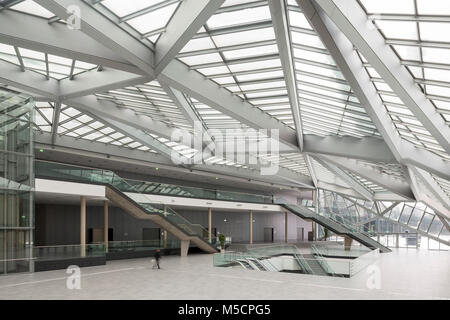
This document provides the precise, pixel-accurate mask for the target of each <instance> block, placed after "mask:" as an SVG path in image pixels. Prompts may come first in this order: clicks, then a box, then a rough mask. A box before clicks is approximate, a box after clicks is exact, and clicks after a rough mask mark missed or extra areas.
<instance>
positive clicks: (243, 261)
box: [236, 259, 256, 270]
mask: <svg viewBox="0 0 450 320" xmlns="http://www.w3.org/2000/svg"><path fill="white" fill-rule="evenodd" d="M236 262H237V263H239V264H240V265H241V266H242V267H244V269H247V270H256V269H255V268H254V267H253V266H252V265H251V264H250V263H249V262H248V261H247V260H246V259H237V260H236Z"/></svg>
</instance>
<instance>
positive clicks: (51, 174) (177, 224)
mask: <svg viewBox="0 0 450 320" xmlns="http://www.w3.org/2000/svg"><path fill="white" fill-rule="evenodd" d="M36 172H38V173H39V176H41V177H43V178H50V179H55V180H61V181H71V182H80V183H90V184H97V185H104V186H105V193H106V197H107V198H108V199H109V200H110V201H111V202H113V203H114V204H115V205H116V206H118V207H120V208H122V209H123V210H125V211H126V212H128V213H129V214H131V215H132V216H134V217H136V218H138V219H143V220H150V221H152V222H153V223H154V224H156V225H158V226H159V227H161V228H162V229H164V230H167V232H169V233H171V234H172V235H174V236H175V237H176V238H177V239H179V240H181V241H187V240H189V241H190V242H192V243H193V244H195V245H196V246H197V247H198V248H200V249H201V250H203V251H205V252H207V253H216V252H218V250H217V247H216V246H215V243H217V240H216V238H212V239H211V242H210V241H209V239H208V238H207V237H206V238H205V237H204V235H205V234H208V233H207V232H206V230H205V229H201V230H199V227H198V225H194V224H192V223H190V222H189V221H187V220H186V219H184V218H183V217H181V216H180V215H179V214H177V213H176V212H175V211H174V210H172V209H171V208H170V207H168V206H165V205H162V204H158V203H151V204H149V203H147V201H146V203H138V202H136V201H134V200H133V199H131V198H130V197H129V196H127V194H126V193H129V192H131V193H137V192H136V190H135V188H133V186H131V185H130V184H129V183H128V182H127V181H125V180H124V179H122V178H121V177H119V176H118V175H116V174H115V173H114V172H112V171H109V170H101V169H90V168H80V167H75V166H69V165H63V164H58V163H47V162H36ZM141 195H142V196H143V197H144V199H146V200H147V196H146V195H145V194H141Z"/></svg>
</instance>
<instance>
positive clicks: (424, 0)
mask: <svg viewBox="0 0 450 320" xmlns="http://www.w3.org/2000/svg"><path fill="white" fill-rule="evenodd" d="M417 10H418V12H419V14H421V15H425V14H426V15H450V6H449V4H448V1H446V0H417Z"/></svg>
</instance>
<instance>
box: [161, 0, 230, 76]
mask: <svg viewBox="0 0 450 320" xmlns="http://www.w3.org/2000/svg"><path fill="white" fill-rule="evenodd" d="M223 2H224V0H184V1H182V2H181V4H180V6H179V7H178V9H177V11H176V12H175V13H174V15H173V16H172V18H171V20H170V22H169V23H168V25H167V27H166V29H165V31H164V33H163V34H162V35H161V37H160V38H159V39H158V42H157V43H156V47H155V73H156V74H159V73H160V72H161V71H162V70H163V69H164V68H165V67H166V66H167V65H168V64H169V62H170V61H172V60H173V59H174V58H175V56H176V55H177V54H178V53H179V52H180V51H181V49H183V47H184V46H185V45H186V43H188V41H189V40H191V38H192V37H193V36H194V35H195V34H196V33H197V31H198V30H199V29H200V28H201V27H202V26H203V25H204V24H205V23H206V21H207V20H208V19H209V18H210V17H211V16H212V15H213V14H214V12H216V10H217V9H218V8H219V7H220V6H221V5H222V3H223Z"/></svg>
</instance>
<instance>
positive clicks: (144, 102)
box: [96, 80, 192, 130]
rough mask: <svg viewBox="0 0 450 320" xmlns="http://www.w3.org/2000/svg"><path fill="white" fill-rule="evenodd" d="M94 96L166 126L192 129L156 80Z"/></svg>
mask: <svg viewBox="0 0 450 320" xmlns="http://www.w3.org/2000/svg"><path fill="white" fill-rule="evenodd" d="M96 95H97V97H98V98H99V99H100V100H108V101H113V102H115V103H116V104H117V105H118V106H120V107H124V108H127V109H132V110H134V111H135V113H136V114H139V115H146V116H149V117H150V118H152V119H153V120H157V121H161V122H164V123H166V124H167V125H170V126H175V127H179V128H184V129H188V130H190V129H192V126H191V125H190V124H189V122H188V120H187V119H186V118H185V117H184V115H183V114H182V112H181V111H180V110H179V108H178V107H177V106H176V105H175V103H174V102H173V101H172V99H171V98H170V97H169V96H168V95H167V93H166V92H165V91H164V89H163V88H161V85H160V84H159V82H158V81H157V80H154V81H151V82H149V83H146V84H142V85H138V86H134V87H126V88H121V89H117V90H110V91H108V92H103V93H98V94H96Z"/></svg>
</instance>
